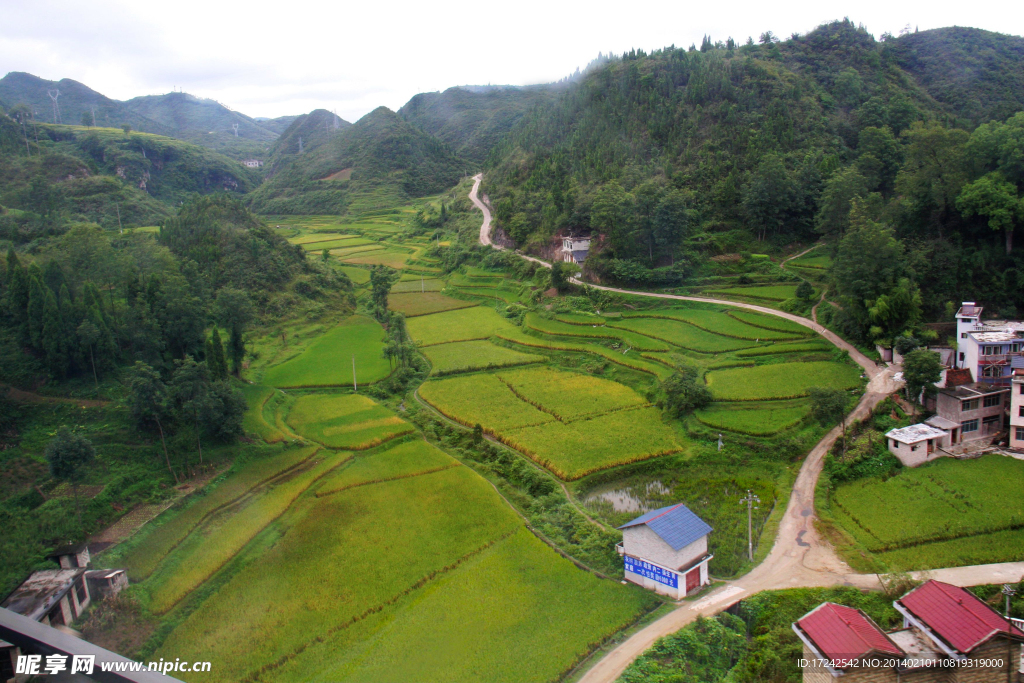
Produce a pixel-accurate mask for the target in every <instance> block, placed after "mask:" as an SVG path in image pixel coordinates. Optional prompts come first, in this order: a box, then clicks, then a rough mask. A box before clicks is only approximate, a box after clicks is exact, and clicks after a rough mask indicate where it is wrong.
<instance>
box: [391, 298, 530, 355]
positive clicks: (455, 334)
mask: <svg viewBox="0 0 1024 683" xmlns="http://www.w3.org/2000/svg"><path fill="white" fill-rule="evenodd" d="M407 327H408V330H409V336H411V337H412V338H413V340H414V341H415V342H416V343H417V344H418V345H419V346H421V347H422V346H431V345H433V344H445V343H447V342H455V341H470V340H473V339H487V338H489V337H492V336H494V335H495V334H497V333H498V332H503V331H507V330H513V329H515V327H514V326H513V325H512V323H510V322H509V321H508V320H506V319H505V318H502V317H501V316H500V315H498V314H497V313H495V312H494V311H493V310H491V309H489V308H483V307H481V306H474V307H473V308H465V309H462V310H457V311H449V312H446V313H437V314H434V315H425V316H421V317H418V318H414V319H412V320H410V321H409V322H408V325H407Z"/></svg>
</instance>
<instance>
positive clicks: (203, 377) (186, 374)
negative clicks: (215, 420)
mask: <svg viewBox="0 0 1024 683" xmlns="http://www.w3.org/2000/svg"><path fill="white" fill-rule="evenodd" d="M174 365H175V370H174V375H172V376H171V383H170V386H169V387H168V390H169V392H168V393H169V395H170V397H171V401H172V402H173V405H174V410H175V413H177V416H178V418H179V420H181V421H182V422H191V423H192V426H193V427H194V428H195V438H196V447H197V448H198V450H199V464H200V465H202V464H203V439H202V432H203V431H204V430H203V426H204V425H203V422H204V419H205V418H206V414H207V412H208V411H209V410H210V405H209V404H210V374H209V369H208V368H207V366H206V363H197V362H195V360H193V359H192V356H185V359H184V360H176V361H174Z"/></svg>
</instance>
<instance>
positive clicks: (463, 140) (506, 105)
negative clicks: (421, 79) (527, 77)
mask: <svg viewBox="0 0 1024 683" xmlns="http://www.w3.org/2000/svg"><path fill="white" fill-rule="evenodd" d="M557 91H558V86H554V85H539V86H530V87H524V88H517V87H513V86H496V87H456V88H449V89H447V90H445V91H444V92H431V93H420V94H418V95H416V96H414V97H413V98H412V99H411V100H409V101H408V102H407V103H406V104H405V106H403V107H402V108H401V109H399V110H398V115H399V116H401V117H402V118H403V119H405V120H406V121H408V122H409V123H411V124H412V125H414V126H416V127H417V128H419V129H421V130H424V131H426V132H427V133H430V134H431V135H433V136H435V137H437V138H439V139H440V140H442V141H443V142H445V143H447V144H448V145H449V146H450V147H451V148H452V150H453V151H454V152H455V153H456V154H458V155H459V156H461V157H462V158H464V159H466V160H467V161H472V162H476V163H483V161H484V159H485V158H486V157H487V154H488V153H489V152H490V151H491V148H493V147H494V146H495V145H496V144H497V143H498V141H499V140H500V139H501V138H502V137H503V136H504V135H505V134H506V133H508V131H509V130H511V129H512V126H514V125H515V124H516V122H518V121H519V119H521V118H522V117H523V115H524V114H525V113H526V112H527V111H529V109H530V108H531V107H534V106H537V105H539V104H543V103H547V102H549V101H551V100H552V99H554V97H555V94H556V93H557Z"/></svg>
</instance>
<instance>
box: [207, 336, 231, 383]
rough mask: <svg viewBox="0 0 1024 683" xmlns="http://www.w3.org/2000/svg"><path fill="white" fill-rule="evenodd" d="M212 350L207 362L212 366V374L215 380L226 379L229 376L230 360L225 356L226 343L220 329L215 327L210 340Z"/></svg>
mask: <svg viewBox="0 0 1024 683" xmlns="http://www.w3.org/2000/svg"><path fill="white" fill-rule="evenodd" d="M209 348H210V352H209V353H208V354H207V358H206V363H207V365H209V366H210V375H211V376H212V377H213V379H214V380H225V379H227V378H228V362H227V359H226V358H225V356H224V344H223V342H221V339H220V330H218V329H217V328H216V327H214V328H213V335H212V336H211V337H210V341H209Z"/></svg>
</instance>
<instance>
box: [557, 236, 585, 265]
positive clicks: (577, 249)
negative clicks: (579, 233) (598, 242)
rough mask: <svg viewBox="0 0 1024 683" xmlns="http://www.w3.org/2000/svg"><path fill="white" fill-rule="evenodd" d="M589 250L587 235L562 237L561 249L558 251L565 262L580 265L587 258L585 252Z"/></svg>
mask: <svg viewBox="0 0 1024 683" xmlns="http://www.w3.org/2000/svg"><path fill="white" fill-rule="evenodd" d="M589 252H590V238H589V237H563V238H562V249H561V250H560V251H559V252H558V253H559V256H560V257H561V259H562V260H563V261H565V262H566V263H575V264H577V265H582V264H583V262H584V261H586V260H587V254H588V253H589Z"/></svg>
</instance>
